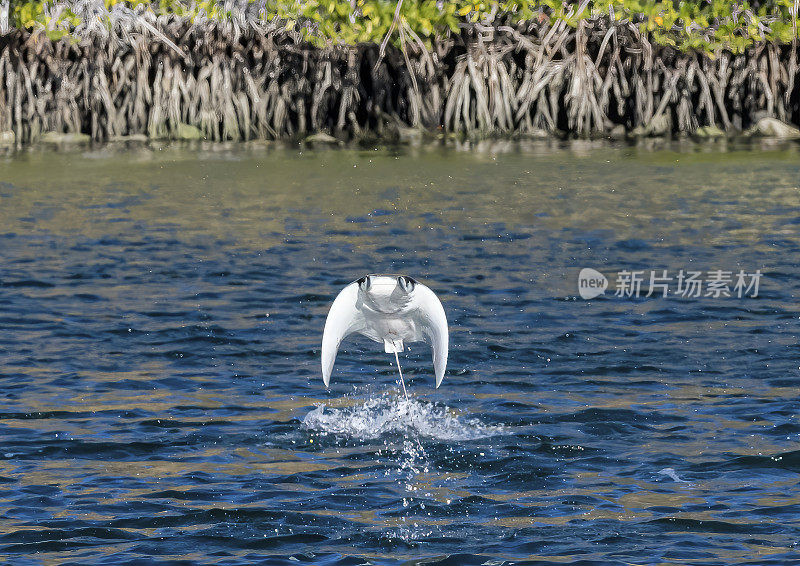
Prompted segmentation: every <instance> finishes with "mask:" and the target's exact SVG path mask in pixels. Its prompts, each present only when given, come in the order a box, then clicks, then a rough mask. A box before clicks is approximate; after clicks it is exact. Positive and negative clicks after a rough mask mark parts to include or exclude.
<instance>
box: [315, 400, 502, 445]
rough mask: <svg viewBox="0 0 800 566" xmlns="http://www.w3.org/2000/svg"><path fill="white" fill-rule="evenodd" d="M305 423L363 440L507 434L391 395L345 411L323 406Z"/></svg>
mask: <svg viewBox="0 0 800 566" xmlns="http://www.w3.org/2000/svg"><path fill="white" fill-rule="evenodd" d="M303 424H304V425H305V426H306V427H307V428H309V429H311V430H316V431H324V432H328V433H332V434H339V435H343V436H348V437H351V438H356V439H362V440H366V439H373V438H379V437H380V436H382V435H385V434H393V433H395V434H403V435H407V436H408V435H411V436H418V437H426V438H433V439H436V440H474V439H478V438H487V437H490V436H495V435H497V434H503V432H504V427H502V426H493V425H486V424H484V423H482V422H480V421H479V420H478V419H475V418H466V417H463V416H459V415H457V414H455V412H454V411H452V410H451V409H449V408H448V407H446V406H441V405H434V404H433V403H430V402H426V401H421V400H418V399H413V398H412V399H408V400H406V399H404V398H401V397H396V396H390V395H382V396H380V397H373V398H370V399H367V400H366V401H365V402H364V403H363V404H358V405H354V406H352V407H345V408H341V409H335V408H333V409H332V408H329V407H326V406H325V405H322V404H320V405H317V407H316V408H315V409H313V410H312V411H310V412H309V413H308V414H307V415H306V416H305V418H304V419H303Z"/></svg>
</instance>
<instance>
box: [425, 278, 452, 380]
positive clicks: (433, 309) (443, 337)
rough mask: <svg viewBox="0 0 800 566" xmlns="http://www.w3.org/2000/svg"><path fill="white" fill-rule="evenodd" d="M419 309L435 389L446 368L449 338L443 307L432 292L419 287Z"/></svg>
mask: <svg viewBox="0 0 800 566" xmlns="http://www.w3.org/2000/svg"><path fill="white" fill-rule="evenodd" d="M417 293H418V295H419V309H420V315H421V322H422V334H423V336H424V337H425V342H427V343H428V344H430V346H431V352H432V354H433V370H434V373H435V374H436V387H437V388H438V387H439V385H441V383H442V379H443V378H444V370H445V368H446V367H447V352H448V348H449V342H450V336H449V332H448V330H447V317H446V316H445V314H444V307H442V303H441V302H440V301H439V298H438V297H437V296H436V295H435V294H434V292H433V291H431V290H430V289H428V288H427V287H424V286H422V285H419V286H418V287H417Z"/></svg>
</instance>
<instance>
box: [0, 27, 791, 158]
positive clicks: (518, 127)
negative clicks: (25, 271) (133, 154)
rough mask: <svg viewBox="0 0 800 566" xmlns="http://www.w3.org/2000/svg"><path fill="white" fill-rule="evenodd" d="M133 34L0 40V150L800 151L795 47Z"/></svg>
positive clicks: (537, 32)
mask: <svg viewBox="0 0 800 566" xmlns="http://www.w3.org/2000/svg"><path fill="white" fill-rule="evenodd" d="M136 25H140V24H128V27H127V28H125V27H123V26H122V24H117V25H115V27H114V28H113V29H112V30H111V32H110V33H106V34H103V33H100V32H94V33H90V34H88V35H84V36H83V37H81V38H80V39H75V38H67V37H64V38H61V39H58V40H51V39H49V38H48V37H47V35H46V34H45V33H44V32H43V31H38V32H33V33H31V32H27V31H24V30H12V31H11V32H9V33H8V34H6V35H4V36H0V143H5V144H28V143H32V142H37V141H45V142H47V141H48V138H49V140H50V141H59V140H65V139H69V138H71V139H73V140H74V141H88V140H92V141H109V140H113V139H115V138H118V137H120V136H133V137H134V139H140V140H141V139H174V140H208V141H248V140H288V141H297V140H306V139H309V138H312V139H313V138H314V137H316V140H314V141H316V142H317V143H325V142H330V143H337V142H346V143H350V142H356V143H363V144H371V143H397V142H400V143H403V142H405V141H408V140H410V139H411V140H413V139H416V138H422V139H429V138H433V139H435V138H436V137H437V136H438V137H444V138H447V137H451V136H452V137H456V138H459V137H460V138H491V137H501V138H511V139H513V138H520V137H522V138H558V139H570V138H587V139H592V138H613V139H637V138H646V137H682V136H693V137H698V138H723V137H732V136H733V137H737V136H742V135H746V136H762V135H763V136H767V137H777V138H782V139H797V138H800V130H798V129H797V128H796V127H795V126H794V124H798V123H800V80H797V79H798V76H800V71H799V70H798V62H797V49H796V46H795V45H792V44H777V43H761V44H757V45H754V46H752V47H750V48H748V49H746V50H745V51H744V52H743V53H741V54H734V53H731V52H724V51H723V52H719V53H717V54H716V55H714V56H711V55H708V54H703V53H698V52H682V51H678V50H676V49H674V48H671V47H668V46H663V45H657V44H654V43H652V42H651V41H650V38H648V37H647V35H646V34H642V33H640V31H639V29H638V28H637V27H636V26H635V25H633V24H631V23H630V22H627V23H625V22H622V23H621V22H618V21H614V20H611V19H609V18H608V17H597V18H592V19H587V20H583V21H582V22H580V23H579V24H578V26H577V27H576V28H570V27H569V26H567V25H559V23H556V24H555V25H553V26H550V25H549V24H548V23H546V22H545V23H532V22H527V23H524V24H519V25H517V26H515V27H511V26H497V27H487V26H482V25H480V24H475V25H472V26H469V27H465V28H464V29H463V30H462V31H461V34H460V35H458V36H456V37H454V38H449V39H447V40H437V41H436V42H434V44H433V47H432V48H431V49H428V48H426V47H425V46H424V45H422V43H415V42H409V43H407V44H405V45H404V47H405V49H404V50H401V49H399V48H397V47H394V46H392V45H389V46H388V48H387V50H386V53H385V55H384V57H383V58H381V57H380V54H379V49H380V47H379V46H378V45H376V44H359V45H355V46H338V47H329V48H320V47H314V46H311V45H310V44H307V43H302V42H298V41H297V38H296V36H295V35H293V34H292V33H290V32H288V31H286V30H285V29H280V28H277V27H275V28H272V29H270V30H266V31H265V30H264V29H260V30H256V29H255V28H254V27H243V28H241V29H239V28H237V27H236V25H235V24H233V23H231V22H222V23H220V22H217V23H210V22H206V23H204V24H203V25H198V24H191V23H189V22H187V21H185V20H181V19H179V18H175V17H166V18H159V19H158V20H154V25H155V26H158V27H157V29H156V28H154V29H155V31H156V32H157V33H155V34H154V33H152V32H151V31H149V30H148V29H145V28H141V29H138V28H135V29H133V31H135V32H136V33H132V30H131V29H129V28H130V26H136ZM151 27H152V26H151ZM233 32H235V33H233ZM10 132H11V133H13V137H12V134H11V133H10ZM64 136H67V137H66V138H64ZM143 136H144V137H143Z"/></svg>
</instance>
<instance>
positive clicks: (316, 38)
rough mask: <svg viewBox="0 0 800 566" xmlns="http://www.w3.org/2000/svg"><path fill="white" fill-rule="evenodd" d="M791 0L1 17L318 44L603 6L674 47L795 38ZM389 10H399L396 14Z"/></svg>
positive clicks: (378, 1) (21, 0) (338, 4)
mask: <svg viewBox="0 0 800 566" xmlns="http://www.w3.org/2000/svg"><path fill="white" fill-rule="evenodd" d="M799 3H800V2H799V1H798V0H767V1H763V2H758V1H754V2H752V3H748V2H728V1H724V0H691V1H677V0H675V1H672V0H669V1H653V0H584V1H583V2H580V3H579V2H561V1H560V0H539V1H527V0H449V1H445V0H438V1H437V0H404V1H401V3H400V5H399V6H398V5H397V4H396V3H395V2H394V1H389V0H225V1H222V0H15V1H12V6H11V14H10V21H11V24H12V25H13V26H15V27H19V28H27V29H36V28H44V29H46V30H47V32H48V34H49V35H50V36H51V37H52V38H54V39H55V38H58V37H61V36H63V35H67V34H72V33H75V32H76V31H80V30H81V29H82V28H84V27H86V24H87V22H88V21H90V20H91V21H92V22H94V23H97V22H98V21H99V22H102V23H104V24H105V25H109V26H110V25H111V23H112V20H113V19H114V18H115V17H121V16H127V17H130V16H141V15H142V14H144V13H145V12H152V13H153V14H155V15H157V16H160V15H166V14H175V15H177V16H179V17H185V18H189V19H191V20H192V21H194V22H199V21H203V20H205V19H212V20H224V19H226V18H247V19H252V20H257V21H262V22H273V23H278V24H279V25H282V26H285V27H286V28H287V29H288V30H293V31H296V32H297V33H298V34H299V37H301V38H302V39H304V40H307V41H309V42H311V43H313V44H315V45H318V46H325V45H331V44H355V43H360V42H374V43H380V42H381V41H382V40H383V39H384V38H386V37H387V36H388V37H390V38H391V40H392V41H395V42H400V41H402V40H403V39H405V38H406V37H409V36H410V37H411V38H413V39H414V40H415V41H419V42H423V43H425V44H428V45H430V44H431V43H432V41H433V40H435V39H441V38H444V37H447V36H448V35H451V34H455V33H457V32H458V31H459V29H460V26H462V25H463V24H468V23H472V24H475V23H479V24H485V25H490V26H497V25H508V24H515V23H519V22H522V21H532V20H533V21H536V20H538V21H540V22H544V21H545V20H549V21H550V23H555V22H556V21H559V20H560V21H564V22H566V23H567V24H569V25H570V26H573V27H575V26H577V25H578V24H579V22H580V21H581V20H585V19H587V18H592V17H598V16H605V17H609V18H612V19H614V20H616V21H620V20H628V21H631V22H634V23H635V24H636V25H638V26H639V28H640V30H641V31H642V32H647V33H648V35H649V37H651V38H652V40H653V41H655V42H657V43H659V44H662V45H671V46H674V47H677V48H678V49H680V50H683V51H685V50H698V51H703V52H707V53H714V52H717V51H719V50H720V49H726V50H729V51H732V52H734V53H741V52H743V51H744V50H745V49H746V48H747V47H748V46H750V45H752V44H753V43H754V42H759V41H773V42H777V43H788V42H791V41H793V39H795V38H797V28H798V26H797V11H798V4H799ZM396 11H397V15H398V17H397V18H395V12H396Z"/></svg>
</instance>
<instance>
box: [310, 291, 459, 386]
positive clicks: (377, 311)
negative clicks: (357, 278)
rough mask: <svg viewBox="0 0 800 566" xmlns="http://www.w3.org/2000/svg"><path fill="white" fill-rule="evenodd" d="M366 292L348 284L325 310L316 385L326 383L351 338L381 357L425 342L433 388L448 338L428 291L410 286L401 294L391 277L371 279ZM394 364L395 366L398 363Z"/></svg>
mask: <svg viewBox="0 0 800 566" xmlns="http://www.w3.org/2000/svg"><path fill="white" fill-rule="evenodd" d="M371 277H372V284H371V286H370V288H369V290H368V291H365V290H363V289H361V288H360V287H359V284H358V283H357V282H354V283H351V284H350V285H348V286H347V287H345V288H344V289H342V291H341V292H340V293H339V295H338V296H337V297H336V299H335V300H334V301H333V305H331V309H330V312H328V318H327V320H326V321H325V330H324V332H323V335H322V360H321V361H322V380H323V382H324V383H325V386H326V387H328V385H329V383H330V377H331V372H332V371H333V364H334V362H335V361H336V353H337V351H338V349H339V345H340V344H341V343H342V340H344V338H345V337H347V336H348V335H350V334H353V333H359V334H362V335H364V336H366V337H368V338H370V339H372V340H374V341H375V342H378V343H382V344H383V345H384V351H385V352H386V353H394V354H397V353H399V352H403V351H404V349H405V343H411V342H426V343H427V344H429V345H430V346H431V351H432V354H433V368H434V374H435V376H436V387H439V385H440V384H441V383H442V379H443V378H444V371H445V368H446V367H447V353H448V346H449V333H448V329H447V317H446V316H445V313H444V308H443V307H442V303H441V302H440V301H439V299H438V298H437V297H436V295H435V294H434V293H433V291H431V290H430V289H429V288H428V287H426V286H425V285H423V284H421V283H416V284H415V285H414V287H413V289H412V290H411V291H410V292H405V291H403V290H402V289H401V288H400V286H398V284H397V278H396V277H390V276H371ZM398 364H399V362H398Z"/></svg>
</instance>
